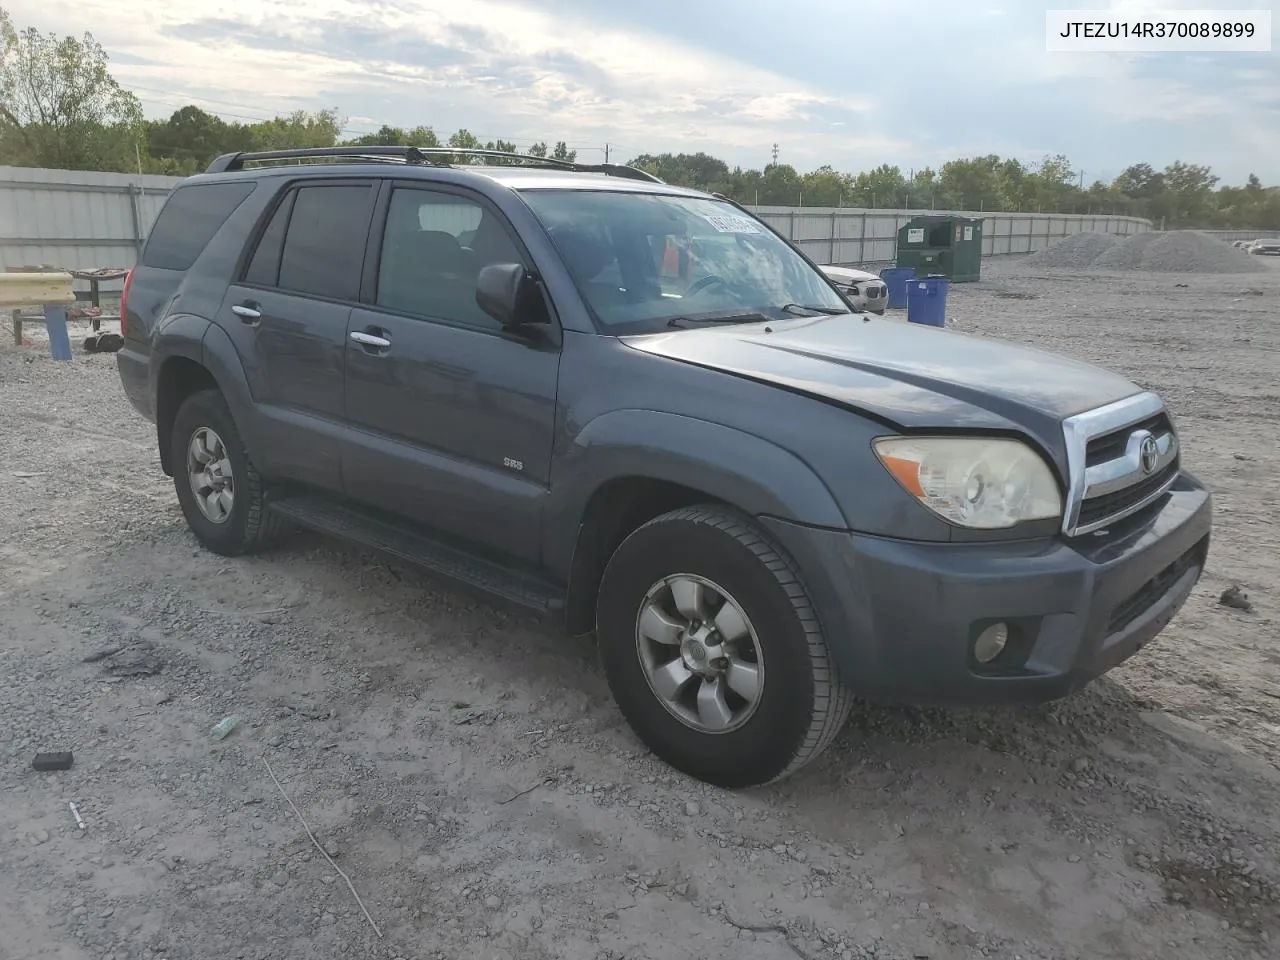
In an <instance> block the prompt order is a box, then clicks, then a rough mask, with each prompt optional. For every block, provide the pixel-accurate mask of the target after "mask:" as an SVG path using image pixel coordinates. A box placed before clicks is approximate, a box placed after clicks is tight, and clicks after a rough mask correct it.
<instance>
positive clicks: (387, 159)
mask: <svg viewBox="0 0 1280 960" xmlns="http://www.w3.org/2000/svg"><path fill="white" fill-rule="evenodd" d="M459 156H465V157H484V158H486V159H492V160H502V161H505V162H506V163H511V162H513V161H518V162H519V163H521V164H526V165H529V166H539V167H550V168H553V169H557V170H572V171H574V172H575V173H603V174H606V175H608V176H611V177H623V178H625V179H627V180H644V181H647V182H649V183H662V182H663V181H662V180H659V179H658V178H657V177H655V176H654V175H653V174H651V173H648V172H646V171H644V170H639V169H637V168H635V167H628V166H623V165H622V164H617V163H574V162H573V161H570V160H559V159H557V158H555V157H535V156H533V155H532V154H527V153H507V152H506V151H505V150H482V149H475V148H471V147H401V146H377V147H308V148H303V149H300V150H267V151H262V152H258V153H224V154H223V155H222V156H220V157H216V158H215V159H214V160H213V162H212V163H210V164H209V166H208V167H207V168H206V169H205V173H225V172H228V171H233V170H243V169H244V165H245V164H246V163H263V162H270V161H282V160H325V159H329V158H336V157H343V158H346V159H348V160H352V161H354V162H358V163H406V164H412V165H415V166H417V165H429V166H434V167H448V166H452V165H453V163H452V161H453V158H454V157H459Z"/></svg>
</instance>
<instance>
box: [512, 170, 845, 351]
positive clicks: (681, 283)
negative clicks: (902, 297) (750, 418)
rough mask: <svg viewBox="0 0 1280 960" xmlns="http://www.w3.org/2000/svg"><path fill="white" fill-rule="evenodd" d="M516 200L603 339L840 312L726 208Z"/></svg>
mask: <svg viewBox="0 0 1280 960" xmlns="http://www.w3.org/2000/svg"><path fill="white" fill-rule="evenodd" d="M523 196H524V199H525V201H526V202H527V203H528V204H529V206H530V207H531V208H532V209H533V212H534V214H535V215H536V216H537V217H538V218H539V219H540V220H541V221H542V224H543V226H544V227H546V228H547V232H548V233H549V234H550V236H551V239H552V241H553V242H554V243H555V245H556V248H557V249H558V250H559V251H560V254H561V256H562V257H563V258H564V261H565V263H566V265H567V266H568V268H569V272H570V273H572V274H573V278H574V280H575V281H576V282H577V285H578V289H579V290H580V291H581V292H582V295H583V298H584V299H585V300H586V301H587V303H588V304H589V305H590V307H591V309H592V311H593V312H594V313H595V316H596V319H597V320H598V321H599V323H600V324H601V326H602V327H604V328H605V329H606V330H607V331H608V332H609V333H614V334H623V333H645V332H650V331H657V330H661V329H665V328H666V327H667V326H683V325H686V324H688V325H694V324H696V323H698V322H699V321H703V322H706V321H714V320H716V319H717V318H725V319H744V318H747V319H754V320H760V319H782V318H783V317H787V316H795V315H796V313H797V311H798V308H811V309H813V310H815V311H822V312H839V313H845V312H847V311H848V310H849V307H848V305H847V304H846V303H845V302H844V301H843V300H842V299H841V298H840V296H839V294H837V293H836V292H835V291H834V290H833V289H832V288H831V286H830V285H829V284H828V283H827V281H826V280H825V279H824V278H823V276H822V275H821V274H820V273H819V272H818V271H816V270H814V269H813V267H811V266H810V265H809V264H808V263H807V262H805V260H804V259H803V258H801V257H800V255H799V254H797V253H796V252H795V250H793V249H792V248H791V247H790V246H789V245H788V244H787V243H786V242H784V241H783V240H781V239H780V238H779V237H777V236H776V235H775V234H773V233H772V232H770V231H769V229H768V228H767V227H765V226H763V225H762V224H761V223H760V222H759V221H757V220H754V219H752V218H750V217H748V216H746V215H744V214H743V213H742V211H740V210H738V209H737V208H736V207H734V206H732V205H731V204H728V203H724V202H722V201H719V200H711V199H704V198H700V197H678V196H662V195H658V194H648V193H622V192H618V193H611V192H606V191H595V190H574V191H570V190H529V191H526V192H525V193H524V195H523Z"/></svg>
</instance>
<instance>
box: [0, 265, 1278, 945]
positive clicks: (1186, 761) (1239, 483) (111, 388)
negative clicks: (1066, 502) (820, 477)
mask: <svg viewBox="0 0 1280 960" xmlns="http://www.w3.org/2000/svg"><path fill="white" fill-rule="evenodd" d="M986 269H987V273H988V276H989V279H987V280H985V281H983V282H982V283H980V284H969V285H961V286H957V287H955V288H953V290H952V295H951V304H950V306H951V311H950V312H951V314H952V317H953V322H954V324H955V326H956V327H957V328H958V329H960V330H964V331H968V332H972V333H978V334H982V335H988V336H996V337H1006V338H1009V339H1015V340H1024V341H1030V342H1032V343H1034V344H1036V345H1038V346H1041V347H1045V348H1048V349H1052V350H1057V351H1061V352H1063V353H1066V354H1069V355H1073V356H1076V357H1081V358H1084V359H1089V360H1094V361H1100V362H1102V363H1104V364H1106V365H1108V366H1111V367H1113V368H1116V369H1118V370H1121V371H1123V372H1125V373H1126V374H1128V375H1130V376H1132V377H1133V378H1134V379H1136V380H1137V381H1138V382H1139V383H1141V384H1143V385H1147V386H1151V387H1154V388H1157V389H1159V390H1161V391H1162V392H1163V393H1164V395H1165V397H1166V398H1167V399H1168V401H1169V403H1170V405H1171V407H1172V409H1173V411H1174V412H1175V414H1176V416H1177V419H1178V422H1179V424H1180V426H1181V429H1182V432H1183V436H1184V443H1185V449H1186V461H1187V463H1188V466H1189V467H1190V468H1191V469H1193V470H1194V471H1195V472H1197V473H1198V474H1199V475H1200V476H1201V477H1203V478H1204V479H1205V480H1206V481H1207V482H1208V483H1209V484H1210V485H1211V486H1212V487H1213V489H1214V491H1215V493H1216V494H1217V498H1218V499H1217V503H1218V514H1217V517H1218V519H1217V527H1216V531H1215V539H1214V544H1213V549H1212V552H1211V555H1210V559H1209V568H1208V571H1207V573H1206V576H1205V578H1204V580H1203V581H1202V583H1201V585H1200V586H1199V587H1198V588H1197V589H1196V591H1195V593H1194V595H1193V596H1192V598H1191V600H1190V601H1189V602H1188V605H1187V607H1186V609H1185V610H1184V612H1183V613H1182V614H1181V615H1180V616H1179V617H1178V618H1177V620H1176V621H1175V622H1174V623H1173V624H1172V625H1171V626H1170V627H1169V628H1168V630H1167V631H1166V632H1165V633H1164V634H1163V635H1162V637H1161V638H1160V639H1159V640H1158V641H1157V642H1156V643H1154V644H1153V645H1151V646H1149V647H1148V648H1146V649H1144V650H1143V651H1142V652H1141V653H1140V654H1139V655H1138V656H1137V657H1136V658H1135V659H1134V660H1132V661H1131V662H1130V663H1129V664H1126V665H1125V666H1123V667H1122V668H1120V669H1119V670H1117V671H1115V672H1114V673H1113V674H1111V675H1110V676H1109V677H1108V678H1105V679H1104V680H1102V681H1099V682H1098V683H1096V684H1094V685H1093V686H1091V687H1090V688H1089V689H1087V690H1085V691H1083V692H1082V693H1080V694H1079V695H1077V696H1075V697H1073V698H1071V699H1069V700H1067V701H1064V702H1061V703H1059V704H1056V705H1053V706H1051V707H1044V708H1037V709H1018V710H1012V709H1011V710H992V711H936V710H911V709H891V708H884V707H870V706H861V707H858V708H856V709H855V711H854V715H853V717H852V720H851V722H850V724H849V726H848V728H847V729H846V731H845V732H844V733H843V735H842V736H841V737H840V738H839V740H838V741H837V742H836V744H835V745H834V746H833V747H832V749H831V750H830V751H829V752H828V753H827V754H826V755H825V756H824V757H823V758H822V759H821V760H820V761H818V762H817V763H816V764H814V765H813V766H812V767H810V768H808V769H807V770H806V771H805V772H803V773H802V774H801V775H799V776H798V777H796V778H793V779H792V780H790V781H787V782H786V783H783V784H781V785H779V786H776V787H772V788H768V789H764V790H756V791H749V792H745V793H728V792H724V791H717V790H714V789H711V788H708V787H706V786H704V785H702V784H699V783H696V782H693V781H690V780H688V779H687V778H684V777H682V776H680V775H677V774H674V773H673V772H672V771H670V770H669V769H668V768H666V767H664V766H663V765H662V764H660V763H658V762H656V761H655V760H654V759H653V758H651V757H650V756H648V755H647V754H646V753H645V752H644V750H643V749H642V748H641V747H640V746H639V744H638V743H637V741H636V740H635V739H634V738H633V737H632V736H631V734H630V733H629V732H628V730H627V729H626V728H625V726H624V725H623V723H622V721H621V719H620V718H619V716H618V714H617V712H616V711H615V710H614V708H613V706H612V705H611V703H610V700H609V697H608V692H607V690H606V688H605V685H604V682H603V679H602V677H601V675H600V673H599V671H598V670H597V669H596V667H595V664H594V654H593V651H592V650H591V649H590V648H589V646H587V645H586V644H583V643H579V642H575V641H569V640H566V639H564V638H563V637H561V636H560V635H559V634H558V633H557V631H556V630H555V629H554V628H553V627H552V626H549V625H547V624H543V623H540V622H537V621H536V620H533V619H531V618H529V617H526V616H525V615H523V614H518V613H513V612H511V611H508V610H506V609H504V608H500V607H498V606H494V605H492V604H490V603H488V602H486V601H485V600H482V599H478V598H475V597H473V596H471V595H469V594H465V593H463V592H461V591H459V590H456V589H454V588H452V587H450V586H448V585H445V584H443V583H441V582H438V581H433V580H432V579H430V578H429V577H427V576H425V575H423V574H420V573H418V572H416V571H414V570H411V569H406V568H403V567H400V566H397V565H395V564H391V563H388V562H386V561H385V560H383V559H381V558H378V557H376V556H372V555H368V554H365V553H361V552H359V551H356V550H353V549H349V548H347V547H345V546H342V545H339V544H336V543H332V542H329V541H325V540H323V539H321V538H318V537H313V536H309V535H305V534H299V535H297V536H296V537H294V538H293V539H291V540H290V541H289V542H288V543H287V544H285V545H284V546H282V547H281V548H279V549H277V550H276V551H274V552H272V553H271V554H269V555H265V556H260V557H255V558H249V559H241V560H235V561H230V560H224V559H220V558H218V557H215V556H213V555H211V554H208V553H205V552H203V551H201V550H199V549H198V548H197V547H196V544H195V542H194V540H193V539H192V538H191V536H190V535H189V534H188V533H187V531H186V529H185V527H184V525H183V522H182V520H181V517H180V515H179V512H178V508H177V504H176V502H175V498H174V495H173V490H172V486H171V483H170V481H168V480H166V479H165V478H164V477H163V476H162V474H161V473H160V469H159V464H158V460H157V456H156V452H155V443H154V437H153V434H152V431H151V427H150V425H148V424H146V423H144V422H143V421H142V420H141V419H140V418H139V417H138V416H137V415H136V414H135V413H134V412H133V410H132V409H131V408H130V407H129V406H128V404H127V403H126V401H125V400H124V398H123V396H122V394H121V391H120V388H119V384H118V380H117V377H116V372H115V363H114V358H113V357H111V356H109V355H107V356H103V355H84V354H82V353H79V352H77V356H76V358H75V361H74V362H73V363H70V364H54V363H53V362H52V361H50V360H49V359H48V357H47V354H45V353H44V352H42V349H41V347H40V346H39V345H38V343H37V346H34V347H31V348H25V349H21V350H19V349H16V348H14V347H12V346H8V345H6V346H4V347H0V410H2V411H4V413H3V414H2V415H3V417H4V421H3V422H4V427H3V429H0V611H2V613H0V723H2V724H3V729H4V735H3V736H2V737H0V796H3V797H4V803H3V804H0V931H3V938H2V939H0V957H3V958H6V960H7V958H14V960H18V958H21V960H54V958H57V960H81V958H90V960H159V958H168V960H195V958H200V960H203V958H212V960H304V958H307V960H311V958H331V957H332V958H337V957H360V958H379V960H381V958H387V960H390V958H396V957H400V958H406V960H407V958H415V960H416V958H460V960H461V958H466V960H490V958H513V960H514V958H517V957H518V958H534V960H536V958H543V957H547V958H550V957H557V958H560V957H563V958H569V960H621V958H684V957H690V956H696V957H699V958H706V960H721V958H724V960H727V958H730V957H733V958H743V960H771V958H787V957H797V956H799V957H805V958H824V960H840V958H855V957H856V958H872V957H874V958H917V957H927V958H932V960H938V958H952V957H955V958H962V957H963V958H968V957H976V956H989V957H1002V958H1003V957H1009V958H1015V957H1020V958H1025V960H1035V958H1044V960H1047V958H1059V957H1061V958H1068V957H1078V958H1089V960H1098V958H1119V957H1124V958H1181V957H1211V958H1223V960H1244V958H1251V957H1257V958H1262V957H1274V956H1276V952H1277V951H1276V944H1277V941H1278V939H1280V893H1278V892H1277V891H1278V890H1280V810H1278V807H1280V804H1278V803H1277V800H1276V798H1277V796H1280V771H1278V770H1277V765H1278V764H1280V684H1278V683H1277V680H1278V679H1280V650H1277V648H1276V641H1275V637H1276V633H1277V631H1276V627H1275V622H1274V614H1273V611H1274V610H1275V609H1276V604H1277V602H1278V601H1280V549H1277V538H1276V531H1277V527H1276V519H1275V517H1276V513H1277V507H1280V495H1278V494H1277V493H1276V492H1275V487H1274V485H1273V482H1274V473H1275V451H1276V450H1277V449H1280V396H1277V390H1278V389H1280V388H1277V385H1276V377H1275V374H1276V371H1277V369H1278V363H1280V361H1278V358H1277V353H1278V352H1280V272H1272V273H1270V274H1267V275H1258V276H1249V277H1244V278H1224V277H1221V276H1214V277H1197V276H1183V277H1171V276H1168V275H1163V276H1150V275H1143V274H1133V273H1129V274H1125V275H1122V276H1115V277H1106V276H1104V277H1098V278H1092V279H1087V280H1083V279H1081V278H1079V277H1069V276H1066V275H1050V274H1045V273H1040V274H1037V273H1036V272H1035V271H1034V269H1033V268H1030V267H1028V266H1026V265H1019V264H1016V263H1009V262H1005V263H999V264H994V265H993V264H988V266H987V268H986ZM42 332H43V331H42V330H33V331H32V336H33V339H36V337H37V335H38V334H40V333H42ZM75 342H76V338H75V337H74V336H73V343H75ZM1237 584H1238V585H1241V586H1242V587H1243V588H1244V589H1245V590H1246V591H1247V592H1248V593H1249V595H1250V597H1251V600H1252V602H1253V604H1254V609H1253V612H1248V613H1247V612H1244V611H1241V610H1236V609H1232V608H1228V607H1225V606H1222V605H1220V604H1219V603H1218V598H1219V595H1220V594H1221V593H1222V591H1223V590H1224V589H1226V588H1227V587H1229V586H1232V585H1237ZM233 713H234V714H237V715H239V716H240V717H242V718H243V725H242V726H241V727H240V728H239V729H238V730H236V731H235V732H234V733H232V734H231V735H230V736H229V737H227V738H226V739H225V740H223V741H221V742H213V741H212V740H211V738H210V736H209V730H210V727H211V726H212V725H213V724H214V723H215V722H217V721H218V720H219V719H220V718H222V717H224V716H226V715H228V714H233ZM67 749H70V750H74V751H75V765H74V766H73V767H72V768H71V769H70V770H66V771H61V772H47V773H37V772H34V771H32V770H31V769H30V762H31V757H32V755H33V754H34V753H35V752H36V751H38V750H67ZM267 763H269V764H270V769H271V771H274V773H275V775H276V776H277V777H278V778H279V780H280V783H281V784H282V785H283V789H284V791H285V792H287V794H288V797H289V798H290V799H291V800H292V801H293V803H294V804H296V806H297V811H298V812H300V814H301V815H302V816H303V817H305V818H306V821H307V823H309V825H310V827H311V829H312V831H313V832H314V835H315V837H316V839H317V840H318V842H319V843H320V844H321V845H323V847H324V848H325V849H326V850H327V852H328V854H327V855H328V856H331V857H332V858H333V863H334V864H336V865H337V866H338V867H340V868H341V869H342V871H343V872H344V873H345V874H346V876H348V877H350V880H351V883H352V884H353V885H354V888H355V890H356V891H358V893H359V894H360V897H361V898H362V900H363V902H364V904H365V905H366V906H367V908H368V911H369V915H370V917H372V919H373V921H374V922H375V923H376V924H377V927H378V930H379V931H380V933H381V936H380V937H379V936H378V934H376V933H375V932H374V930H373V929H372V926H371V924H370V922H369V920H367V919H366V918H365V916H364V915H363V914H362V912H361V909H360V907H359V905H358V903H357V901H356V900H355V898H354V897H353V896H352V893H351V891H350V890H349V889H348V887H347V884H346V882H345V881H344V879H343V878H342V877H341V876H339V875H337V874H336V873H335V870H334V867H333V866H331V864H330V862H329V860H328V859H327V857H326V856H325V855H322V854H321V853H320V851H319V850H318V849H317V847H316V846H315V845H313V843H312V842H311V840H310V839H309V837H308V834H307V831H306V830H305V829H304V827H303V826H302V824H301V823H300V821H299V817H298V814H297V813H295V811H294V810H293V809H292V808H291V807H290V805H289V804H288V803H287V802H286V800H285V798H284V797H283V796H282V795H281V791H280V790H279V789H277V787H276V784H275V783H274V782H273V780H272V777H271V774H270V771H269V770H268V767H267ZM69 802H74V803H75V804H76V807H77V810H78V812H79V814H80V816H82V817H83V819H84V822H85V824H86V829H84V830H83V831H81V830H79V829H78V828H77V826H76V822H75V818H74V817H73V815H72V812H71V810H70V809H69V807H68V803H69Z"/></svg>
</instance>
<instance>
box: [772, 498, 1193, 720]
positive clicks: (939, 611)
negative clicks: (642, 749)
mask: <svg viewBox="0 0 1280 960" xmlns="http://www.w3.org/2000/svg"><path fill="white" fill-rule="evenodd" d="M765 522H766V524H767V526H769V528H770V529H771V530H772V531H773V532H774V534H775V535H776V536H777V537H778V538H779V539H780V540H781V541H782V543H783V545H784V546H785V547H787V549H788V550H790V551H791V552H792V555H793V556H794V557H795V559H796V561H797V563H798V564H799V566H800V569H801V572H802V573H803V575H804V579H805V583H806V585H807V586H808V587H809V590H810V594H811V596H812V598H813V601H814V603H815V605H816V606H817V610H818V615H819V617H820V619H821V620H822V623H823V628H824V631H825V633H826V636H827V642H828V643H829V644H830V645H831V649H832V653H833V655H834V656H835V658H836V660H837V663H838V665H839V667H840V671H841V675H842V677H843V679H844V681H845V682H846V683H847V684H849V686H850V687H851V688H852V689H853V690H854V692H855V693H857V694H858V695H860V696H864V697H867V698H870V699H876V700H889V701H897V702H910V703H918V704H938V705H963V706H975V705H982V704H996V703H1017V702H1036V701H1044V700H1052V699H1056V698H1058V697H1062V696H1065V695H1067V694H1069V693H1072V692H1073V691H1075V690H1077V689H1079V688H1080V687H1082V686H1084V685H1085V684H1086V683H1088V682H1089V681H1090V680H1092V679H1094V678H1095V677H1098V676H1100V675H1101V674H1103V673H1106V672H1107V671H1108V670H1110V669H1111V668H1112V667H1115V666H1116V665H1117V664H1119V663H1121V662H1123V661H1124V660H1126V659H1128V658H1129V657H1130V656H1132V655H1133V654H1134V653H1135V652H1137V651H1138V650H1139V649H1141V648H1142V647H1143V646H1144V645H1146V644H1147V643H1148V642H1150V641H1151V640H1152V638H1154V637H1155V636H1156V635H1157V634H1158V633H1160V631H1161V630H1163V629H1164V628H1165V626H1166V625H1168V623H1169V621H1170V620H1172V619H1173V617H1174V615H1175V614H1176V613H1177V612H1178V610H1179V609H1181V607H1182V605H1183V603H1184V602H1185V601H1186V599H1187V597H1188V595H1189V594H1190V592H1191V588H1192V587H1193V586H1194V585H1195V583H1196V581H1197V580H1198V579H1199V578H1200V574H1201V572H1202V571H1203V569H1204V562H1205V557H1206V555H1207V553H1208V548H1209V534H1210V528H1211V524H1212V503H1211V498H1210V495H1209V493H1208V491H1207V490H1205V488H1204V487H1203V486H1202V485H1201V484H1200V483H1199V482H1198V481H1196V480H1195V478H1193V477H1191V476H1190V475H1188V474H1185V473H1184V474H1183V475H1182V476H1181V477H1179V479H1178V480H1177V482H1176V483H1175V484H1174V487H1173V489H1172V490H1171V491H1170V492H1169V494H1168V495H1166V497H1165V498H1164V499H1163V501H1162V502H1161V503H1160V504H1159V506H1158V507H1157V508H1156V509H1155V510H1151V511H1146V512H1144V513H1143V514H1142V515H1140V516H1139V517H1135V518H1132V519H1130V520H1128V521H1125V522H1124V523H1122V524H1119V525H1117V526H1116V527H1114V528H1113V529H1112V530H1111V531H1110V532H1108V533H1106V534H1105V535H1097V536H1089V537H1081V538H1078V539H1077V540H1076V541H1072V542H1068V541H1065V540H1063V539H1062V538H1055V539H1052V540H1037V541H1024V542H1013V543H1009V542H1005V543H921V542H909V541H903V540H888V539H883V538H879V537H870V536H864V535H861V534H852V533H848V532H842V531H833V530H818V529H815V528H811V527H804V526H801V525H799V524H792V523H788V522H786V521H781V520H766V521H765ZM995 622H1003V623H1005V624H1007V625H1008V626H1009V636H1010V639H1009V643H1008V646H1007V647H1006V650H1005V652H1004V653H1002V654H1001V656H999V657H997V658H996V659H995V660H994V661H993V662H992V663H990V664H986V665H983V664H979V663H978V662H977V661H976V660H975V659H974V658H973V654H972V646H973V640H974V639H975V638H976V636H977V634H978V633H979V632H980V631H981V630H982V629H983V628H984V627H986V626H989V625H990V624H992V623H995Z"/></svg>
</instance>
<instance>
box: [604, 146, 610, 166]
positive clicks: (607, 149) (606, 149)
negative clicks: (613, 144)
mask: <svg viewBox="0 0 1280 960" xmlns="http://www.w3.org/2000/svg"><path fill="white" fill-rule="evenodd" d="M604 162H605V163H608V162H609V145H608V144H607V143H606V144H605V145H604Z"/></svg>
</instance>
